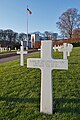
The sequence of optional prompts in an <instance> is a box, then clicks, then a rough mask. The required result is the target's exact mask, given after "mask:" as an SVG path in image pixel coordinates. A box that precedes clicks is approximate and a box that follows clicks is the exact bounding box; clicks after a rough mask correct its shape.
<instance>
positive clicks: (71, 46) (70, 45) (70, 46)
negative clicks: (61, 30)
mask: <svg viewBox="0 0 80 120" xmlns="http://www.w3.org/2000/svg"><path fill="white" fill-rule="evenodd" d="M68 47H69V48H71V51H72V48H73V45H72V44H69V43H68ZM71 51H70V52H71ZM70 52H68V56H70Z"/></svg>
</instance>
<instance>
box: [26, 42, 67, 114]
mask: <svg viewBox="0 0 80 120" xmlns="http://www.w3.org/2000/svg"><path fill="white" fill-rule="evenodd" d="M27 67H29V68H40V69H41V103H40V112H41V113H48V114H52V113H53V97H52V70H53V69H65V70H67V69H68V60H64V59H53V58H52V41H51V40H44V41H42V42H41V58H28V59H27Z"/></svg>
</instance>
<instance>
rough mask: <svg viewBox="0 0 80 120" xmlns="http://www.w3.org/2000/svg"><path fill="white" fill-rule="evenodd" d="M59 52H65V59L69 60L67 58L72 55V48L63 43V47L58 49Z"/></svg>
mask: <svg viewBox="0 0 80 120" xmlns="http://www.w3.org/2000/svg"><path fill="white" fill-rule="evenodd" d="M58 50H59V52H63V59H67V56H68V55H70V52H71V51H72V48H71V47H70V46H68V45H67V43H63V46H62V47H61V48H59V49H58Z"/></svg>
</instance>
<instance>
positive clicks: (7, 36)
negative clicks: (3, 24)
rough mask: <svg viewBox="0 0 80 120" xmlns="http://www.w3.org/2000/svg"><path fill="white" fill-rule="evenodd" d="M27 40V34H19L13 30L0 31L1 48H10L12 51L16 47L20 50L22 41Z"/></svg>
mask: <svg viewBox="0 0 80 120" xmlns="http://www.w3.org/2000/svg"><path fill="white" fill-rule="evenodd" d="M26 38H27V34H25V33H17V32H14V31H13V30H11V29H7V30H2V29H0V46H2V47H10V48H12V49H14V48H15V47H16V48H17V49H18V48H19V46H20V41H21V40H26Z"/></svg>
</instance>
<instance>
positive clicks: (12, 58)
mask: <svg viewBox="0 0 80 120" xmlns="http://www.w3.org/2000/svg"><path fill="white" fill-rule="evenodd" d="M36 53H39V52H32V53H28V54H27V56H29V55H32V54H36ZM19 58H20V55H16V56H12V57H6V58H1V59H0V64H2V63H5V62H10V61H13V60H17V59H19Z"/></svg>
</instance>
